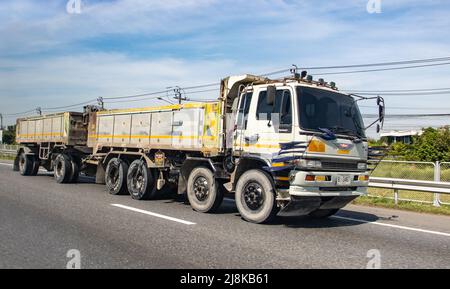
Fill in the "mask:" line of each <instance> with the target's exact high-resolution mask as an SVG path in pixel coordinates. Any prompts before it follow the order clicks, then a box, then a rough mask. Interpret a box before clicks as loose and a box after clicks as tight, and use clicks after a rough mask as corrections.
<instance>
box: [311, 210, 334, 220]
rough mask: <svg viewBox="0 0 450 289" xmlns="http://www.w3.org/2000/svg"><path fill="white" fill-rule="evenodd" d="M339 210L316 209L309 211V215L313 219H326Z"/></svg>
mask: <svg viewBox="0 0 450 289" xmlns="http://www.w3.org/2000/svg"><path fill="white" fill-rule="evenodd" d="M338 211H339V209H328V210H315V211H312V212H311V213H309V215H308V216H309V217H310V218H313V219H326V218H328V217H331V216H333V215H334V214H336V213H337V212H338Z"/></svg>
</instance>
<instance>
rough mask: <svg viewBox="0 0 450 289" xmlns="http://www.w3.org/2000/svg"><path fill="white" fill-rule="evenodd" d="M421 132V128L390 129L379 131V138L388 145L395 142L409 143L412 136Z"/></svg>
mask: <svg viewBox="0 0 450 289" xmlns="http://www.w3.org/2000/svg"><path fill="white" fill-rule="evenodd" d="M422 133H423V131H421V130H409V131H399V130H395V131H390V132H385V133H381V138H382V139H383V140H385V141H386V142H387V144H388V145H390V144H392V143H396V142H401V143H404V144H411V143H412V140H413V136H419V135H421V134H422Z"/></svg>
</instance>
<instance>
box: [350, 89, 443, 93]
mask: <svg viewBox="0 0 450 289" xmlns="http://www.w3.org/2000/svg"><path fill="white" fill-rule="evenodd" d="M440 90H450V88H422V89H391V90H357V89H344V90H342V91H345V92H353V93H365V92H368V93H383V92H387V93H389V92H393V93H394V92H419V91H440Z"/></svg>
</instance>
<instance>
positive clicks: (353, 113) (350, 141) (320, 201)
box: [15, 73, 384, 223]
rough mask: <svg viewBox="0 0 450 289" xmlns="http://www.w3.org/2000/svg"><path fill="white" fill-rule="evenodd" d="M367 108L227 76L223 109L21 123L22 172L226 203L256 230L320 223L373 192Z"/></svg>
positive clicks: (141, 195) (303, 88)
mask: <svg viewBox="0 0 450 289" xmlns="http://www.w3.org/2000/svg"><path fill="white" fill-rule="evenodd" d="M365 99H366V98H364V97H361V96H355V95H347V94H344V93H341V92H339V91H338V89H337V88H336V86H335V84H334V83H329V84H328V83H326V82H325V81H324V80H319V81H313V80H312V78H311V77H306V73H302V74H297V73H295V74H294V75H293V77H288V78H283V79H275V80H272V79H268V78H265V77H259V76H253V75H241V76H231V77H227V78H225V79H223V80H222V82H221V89H220V95H219V97H218V99H217V100H216V101H211V102H198V103H184V104H178V105H168V106H159V107H145V108H131V109H115V110H105V109H102V108H99V107H93V106H88V107H85V108H84V112H83V113H68V112H65V113H61V114H54V115H47V116H39V117H33V118H26V119H19V120H18V122H17V125H18V126H17V140H18V142H19V143H20V144H21V145H22V148H21V149H20V150H19V152H18V154H17V158H16V162H15V164H16V165H15V168H16V169H17V170H19V171H20V172H21V173H22V174H23V175H35V174H36V173H37V169H38V168H39V166H43V167H45V168H46V169H48V170H54V174H55V179H56V181H57V182H59V183H67V182H75V181H76V180H77V179H78V175H79V173H80V172H83V173H84V174H87V175H92V176H95V178H96V182H97V183H104V184H106V187H107V190H108V192H109V193H110V194H113V195H118V194H130V195H131V197H132V198H133V199H136V200H143V199H154V198H157V197H159V196H161V195H164V194H167V193H178V194H182V195H186V197H187V200H188V201H189V203H190V205H191V206H192V208H193V209H194V210H196V211H198V212H202V213H213V212H215V211H217V210H218V208H219V207H220V205H221V203H222V200H223V198H224V195H225V194H229V195H230V196H234V198H235V200H236V205H237V208H238V210H239V213H240V214H241V216H242V218H243V219H245V220H247V221H250V222H254V223H265V222H268V221H269V220H271V219H272V218H273V217H274V216H276V215H282V216H299V215H309V216H311V217H315V218H324V217H328V216H331V215H333V214H335V213H336V212H337V211H338V210H339V209H340V208H342V207H344V206H345V205H346V204H348V203H349V202H351V201H352V200H353V199H355V198H357V197H358V196H361V195H365V194H367V186H368V180H369V175H368V168H367V157H368V146H367V137H366V136H365V131H364V123H363V121H362V117H361V114H360V112H359V109H358V102H359V101H361V100H365ZM376 99H377V103H378V106H379V108H380V109H379V111H380V115H379V121H381V122H382V120H383V118H384V101H383V100H382V98H376Z"/></svg>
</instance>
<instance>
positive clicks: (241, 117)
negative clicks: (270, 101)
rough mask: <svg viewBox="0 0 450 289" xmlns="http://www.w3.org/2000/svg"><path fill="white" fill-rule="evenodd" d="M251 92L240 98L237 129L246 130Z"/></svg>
mask: <svg viewBox="0 0 450 289" xmlns="http://www.w3.org/2000/svg"><path fill="white" fill-rule="evenodd" d="M252 96H253V92H247V93H246V94H244V95H243V96H242V100H241V103H240V104H239V110H238V117H237V128H238V129H246V128H247V122H248V112H249V111H250V103H251V102H252Z"/></svg>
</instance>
